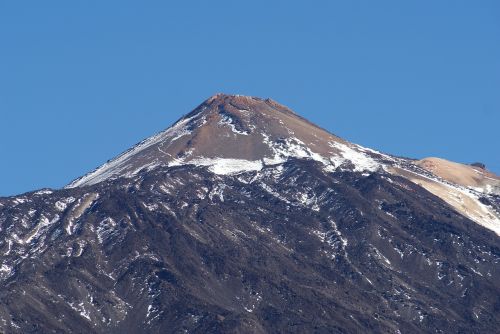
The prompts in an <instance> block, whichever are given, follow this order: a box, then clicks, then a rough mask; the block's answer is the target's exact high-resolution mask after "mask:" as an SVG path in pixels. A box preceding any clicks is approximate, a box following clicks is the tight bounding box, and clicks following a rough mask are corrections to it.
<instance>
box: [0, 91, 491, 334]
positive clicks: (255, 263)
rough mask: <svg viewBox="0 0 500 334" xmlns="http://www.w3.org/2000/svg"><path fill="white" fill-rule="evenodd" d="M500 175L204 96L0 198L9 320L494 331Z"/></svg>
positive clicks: (174, 327) (3, 316)
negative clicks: (62, 178) (74, 174)
mask: <svg viewBox="0 0 500 334" xmlns="http://www.w3.org/2000/svg"><path fill="white" fill-rule="evenodd" d="M499 217H500V179H499V178H498V177H497V176H496V175H494V174H492V173H490V172H488V171H486V170H485V169H484V168H482V166H469V165H463V164H458V163H454V162H450V161H446V160H443V159H438V158H426V159H422V160H414V159H406V158H400V157H395V156H392V155H389V154H385V153H381V152H378V151H376V150H372V149H369V148H365V147H362V146H359V145H356V144H354V143H350V142H348V141H346V140H344V139H341V138H339V137H337V136H335V135H333V134H330V133H328V132H327V131H325V130H323V129H321V128H320V127H318V126H316V125H314V124H312V123H310V122H308V121H307V120H305V119H303V118H302V117H300V116H299V115H297V114H295V113H294V112H293V111H291V110H290V109H288V108H287V107H284V106H282V105H280V104H278V103H276V102H274V101H272V100H269V99H260V98H255V97H245V96H237V95H223V94H218V95H215V96H213V97H211V98H209V99H208V100H206V101H205V102H204V103H202V104H201V105H200V106H199V107H197V108H196V109H195V110H194V111H192V112H191V113H189V114H187V115H186V116H184V117H182V118H181V119H180V120H179V121H178V122H176V123H175V124H174V125H173V126H172V127H170V128H168V129H167V130H165V131H163V132H161V133H159V134H157V135H155V136H153V137H151V138H148V139H146V140H144V141H143V142H141V143H139V144H137V145H136V146H134V147H133V148H131V149H130V150H128V151H126V152H124V153H123V154H121V155H120V156H118V157H116V158H114V159H112V160H110V161H109V162H107V163H105V164H104V165H103V166H101V167H99V168H97V169H96V170H95V171H93V172H91V173H89V174H87V175H85V176H83V177H81V178H79V179H77V180H75V181H74V182H72V183H71V184H69V185H68V186H67V187H65V188H64V189H58V190H50V189H43V190H38V191H33V192H30V193H26V194H22V195H19V196H13V197H7V198H0V287H1V288H0V332H2V333H120V334H122V333H144V332H147V333H186V332H187V333H367V332H373V333H394V334H396V333H421V332H425V333H443V332H453V333H494V332H497V331H498V328H499V326H500V315H499V312H498V308H499V303H498V296H499V295H500V243H499V240H500V239H499V234H500V218H499Z"/></svg>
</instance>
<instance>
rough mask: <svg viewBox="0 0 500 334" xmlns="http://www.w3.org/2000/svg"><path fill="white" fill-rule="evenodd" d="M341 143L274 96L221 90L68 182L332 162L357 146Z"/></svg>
mask: <svg viewBox="0 0 500 334" xmlns="http://www.w3.org/2000/svg"><path fill="white" fill-rule="evenodd" d="M345 145H351V144H349V143H347V142H345V141H344V140H342V139H340V138H338V137H336V136H334V135H332V134H331V133H329V132H327V131H326V130H324V129H322V128H320V127H318V126H316V125H315V124H313V123H311V122H309V121H307V120H306V119H304V118H302V117H300V116H299V115H297V114H296V113H294V112H293V111H292V110H290V109H289V108H288V107H286V106H284V105H282V104H279V103H278V102H276V101H273V100H271V99H262V98H259V97H250V96H242V95H229V94H220V93H219V94H216V95H213V96H211V97H210V98H208V99H207V100H205V101H204V102H203V103H202V104H200V105H199V106H198V107H197V108H195V109H194V110H193V111H192V112H190V113H188V114H187V115H185V116H184V117H182V118H181V119H180V120H179V121H177V122H176V123H175V124H174V125H172V126H171V127H170V128H168V129H166V130H164V131H162V132H160V133H158V134H157V135H155V136H152V137H150V138H148V139H146V140H144V141H142V142H141V143H139V144H137V145H136V146H134V147H132V148H131V149H130V150H128V151H126V152H124V153H123V154H121V155H120V156H118V157H117V158H115V159H113V160H111V161H109V162H107V163H106V164H104V165H103V166H101V167H99V168H97V169H96V170H95V171H93V172H92V173H89V174H87V175H85V176H83V177H81V178H80V179H77V180H75V181H74V182H72V183H71V184H70V185H68V187H69V188H72V187H77V186H83V185H91V184H95V183H99V182H101V181H104V180H108V179H113V178H116V177H132V176H134V175H136V174H138V173H139V172H140V171H142V170H144V169H146V170H149V169H152V168H155V167H157V166H173V165H181V164H197V165H203V166H211V167H213V168H212V171H217V172H220V173H233V172H238V171H246V170H256V169H260V168H262V167H263V166H264V165H268V164H276V163H282V162H284V161H286V160H287V159H288V158H289V157H296V158H307V159H313V160H317V161H320V162H322V163H324V164H325V165H330V164H331V163H332V160H331V157H332V156H338V155H339V152H340V153H341V152H343V151H346V150H349V151H352V150H353V149H354V150H356V149H357V148H356V146H355V145H351V146H352V147H350V148H348V147H347V146H345ZM340 146H342V147H340ZM344 146H345V147H344ZM358 153H359V152H358ZM360 154H363V153H360ZM337 161H343V160H342V159H337ZM371 165H375V164H370V166H371ZM214 166H215V167H214Z"/></svg>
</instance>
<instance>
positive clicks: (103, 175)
mask: <svg viewBox="0 0 500 334" xmlns="http://www.w3.org/2000/svg"><path fill="white" fill-rule="evenodd" d="M194 117H195V116H192V117H187V118H183V119H181V120H179V121H178V122H177V123H175V124H174V125H173V126H172V127H170V128H168V129H167V130H165V131H162V132H160V133H158V134H156V135H154V136H152V137H149V138H147V139H145V140H143V141H141V142H140V143H138V144H137V145H135V146H134V147H132V148H131V149H129V150H127V151H125V152H124V153H122V154H120V155H119V156H118V157H116V158H115V159H113V160H110V161H108V162H106V163H105V164H103V165H102V166H100V167H98V168H97V169H95V170H94V171H93V172H90V173H89V174H86V175H84V176H83V177H81V178H79V179H76V180H75V181H73V182H71V183H70V184H69V185H67V186H66V188H75V187H79V186H83V185H92V184H96V183H99V182H102V181H104V180H106V179H109V178H110V177H112V176H114V175H117V174H119V173H120V172H121V171H122V170H123V169H125V167H126V166H127V165H126V163H127V161H128V160H129V159H130V158H131V157H133V156H135V155H137V154H138V153H140V152H142V151H144V150H145V149H147V148H149V147H151V146H153V145H155V144H158V143H159V142H161V141H164V140H167V139H169V140H170V141H174V140H177V139H179V138H181V137H183V136H186V135H188V134H190V133H191V131H190V130H189V129H188V126H187V125H188V124H189V122H190V121H191V120H193V118H194ZM144 167H145V166H144ZM131 176H133V175H131Z"/></svg>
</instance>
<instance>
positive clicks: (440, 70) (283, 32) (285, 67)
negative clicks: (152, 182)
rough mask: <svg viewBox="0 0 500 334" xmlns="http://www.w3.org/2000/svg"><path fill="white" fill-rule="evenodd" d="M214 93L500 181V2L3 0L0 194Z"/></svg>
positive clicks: (115, 147)
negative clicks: (272, 103)
mask: <svg viewBox="0 0 500 334" xmlns="http://www.w3.org/2000/svg"><path fill="white" fill-rule="evenodd" d="M217 92H225V93H234V94H245V95H254V96H260V97H271V98H273V99H274V100H277V101H278V102H281V103H283V104H285V105H288V106H289V107H291V108H292V109H294V110H295V111H296V112H298V113H299V114H301V115H302V116H304V117H306V118H308V119H310V120H311V121H313V122H315V123H317V124H319V125H321V126H322V127H324V128H326V129H328V130H330V131H331V132H333V133H335V134H337V135H340V136H342V137H344V138H346V139H348V140H350V141H353V142H356V143H359V144H362V145H365V146H369V147H372V148H376V149H379V150H382V151H385V152H388V153H392V154H397V155H403V156H409V157H415V158H422V157H427V156H439V157H443V158H447V159H451V160H454V161H459V162H466V163H468V162H474V161H482V162H484V163H486V165H487V166H488V167H489V169H491V170H493V171H495V172H496V173H497V174H500V154H499V153H500V152H499V143H500V131H499V128H500V94H499V92H500V2H498V1H444V0H442V1H314V2H312V1H307V2H306V1H269V0H267V1H175V2H174V1H134V2H129V1H9V2H8V1H2V2H0V159H1V160H0V162H1V163H0V195H13V194H16V193H21V192H25V191H28V190H34V189H37V188H41V187H54V188H57V187H61V186H63V185H65V184H67V183H69V182H70V181H71V180H72V179H73V178H75V177H77V176H79V175H82V174H84V173H85V172H87V171H89V170H91V169H93V168H95V167H96V166H98V165H100V164H101V163H103V162H105V161H106V160H107V159H109V158H112V157H113V156H115V155H117V154H119V153H120V152H121V151H123V150H125V149H127V148H128V147H130V146H131V145H133V144H134V143H136V142H138V141H140V140H141V139H143V138H145V137H148V136H150V135H152V134H153V133H155V132H158V131H160V130H162V129H163V128H166V127H168V126H169V125H170V124H171V123H173V122H174V121H175V120H176V119H178V118H179V117H180V116H181V115H183V114H185V113H187V112H189V111H190V110H191V109H193V108H194V107H195V106H196V105H198V104H199V103H201V102H202V101H203V100H204V99H206V98H207V97H209V96H210V95H212V94H214V93H217Z"/></svg>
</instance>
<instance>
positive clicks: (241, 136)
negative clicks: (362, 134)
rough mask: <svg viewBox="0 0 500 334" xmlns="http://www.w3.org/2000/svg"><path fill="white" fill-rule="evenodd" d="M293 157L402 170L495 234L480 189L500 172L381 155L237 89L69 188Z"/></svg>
mask: <svg viewBox="0 0 500 334" xmlns="http://www.w3.org/2000/svg"><path fill="white" fill-rule="evenodd" d="M290 158H297V159H309V160H314V161H316V162H319V163H320V164H321V165H322V166H323V168H324V170H325V171H334V170H350V171H354V172H363V173H369V172H374V171H377V170H378V169H381V170H384V171H385V172H388V173H391V174H395V175H399V176H403V177H405V178H407V179H409V180H411V181H414V182H416V183H418V184H419V185H421V186H423V187H424V188H426V189H427V190H428V191H430V192H431V193H433V194H434V195H436V196H439V197H441V198H442V199H443V200H445V201H446V202H447V203H448V204H450V205H451V206H453V207H454V208H455V209H456V210H458V211H459V212H461V213H462V214H464V215H465V216H467V217H468V218H470V219H472V220H473V221H475V222H477V223H479V224H482V225H484V226H486V227H488V228H490V229H492V230H494V231H495V232H496V233H497V234H500V218H499V217H500V214H499V213H498V211H497V210H495V209H492V208H491V207H488V206H485V205H484V203H482V202H481V201H480V198H481V197H482V196H483V193H486V194H489V193H492V194H496V195H500V178H499V177H497V176H495V175H493V174H492V173H489V172H487V171H485V170H481V169H479V168H474V167H472V166H468V165H463V164H458V163H453V162H449V161H446V160H443V159H435V158H427V159H422V160H420V161H415V160H411V159H403V158H399V157H394V156H390V155H387V154H383V153H381V152H378V151H375V150H372V149H368V148H365V147H362V146H360V145H356V144H353V143H349V142H347V141H345V140H343V139H341V138H339V137H337V136H335V135H333V134H331V133H329V132H327V131H326V130H324V129H322V128H320V127H318V126H317V125H314V124H312V123H311V122H309V121H308V120H306V119H304V118H302V117H301V116H299V115H297V114H296V113H294V112H293V111H292V110H290V109H289V108H287V107H285V106H283V105H281V104H279V103H277V102H275V101H273V100H271V99H261V98H258V97H249V96H241V95H226V94H216V95H214V96H212V97H210V98H209V99H207V100H206V101H205V102H203V103H202V104H201V105H199V106H198V107H197V108H196V109H194V110H193V111H192V112H190V113H189V114H187V115H186V116H184V117H182V118H181V119H180V120H178V121H177V122H176V123H175V124H174V125H173V126H171V127H170V128H168V129H166V130H165V131H162V132H160V133H158V134H157V135H155V136H153V137H150V138H148V139H146V140H144V141H142V142H140V143H139V144H137V145H136V146H134V147H133V148H131V149H130V150H128V151H126V152H124V153H123V154H121V155H120V156H118V157H116V158H115V159H112V160H111V161H109V162H107V163H105V164H104V165H102V166H101V167H99V168H97V169H96V170H95V171H93V172H91V173H89V174H87V175H85V176H83V177H81V178H79V179H77V180H75V181H73V182H72V183H71V184H69V185H68V186H67V188H74V187H80V186H88V185H93V184H96V183H99V182H102V181H106V180H108V181H109V180H113V179H116V178H119V177H125V178H130V177H134V176H135V175H137V174H139V173H141V172H147V171H149V170H152V169H154V168H157V167H160V166H163V167H167V166H170V167H172V166H179V165H196V166H206V167H208V168H209V170H210V171H211V172H213V173H215V174H219V175H227V174H238V173H242V172H248V171H260V170H262V169H263V168H264V167H266V166H277V165H279V164H282V163H284V162H285V161H287V160H288V159H290ZM452 175H453V177H452ZM460 180H463V182H461V181H460ZM465 180H467V182H465ZM464 182H465V183H464ZM483 201H484V200H483Z"/></svg>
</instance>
